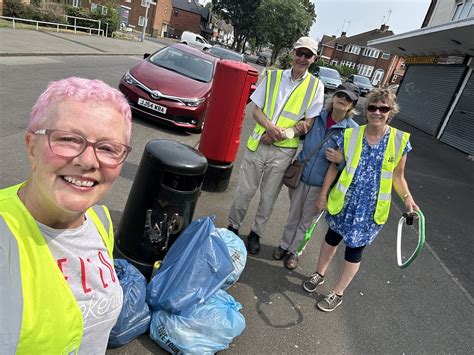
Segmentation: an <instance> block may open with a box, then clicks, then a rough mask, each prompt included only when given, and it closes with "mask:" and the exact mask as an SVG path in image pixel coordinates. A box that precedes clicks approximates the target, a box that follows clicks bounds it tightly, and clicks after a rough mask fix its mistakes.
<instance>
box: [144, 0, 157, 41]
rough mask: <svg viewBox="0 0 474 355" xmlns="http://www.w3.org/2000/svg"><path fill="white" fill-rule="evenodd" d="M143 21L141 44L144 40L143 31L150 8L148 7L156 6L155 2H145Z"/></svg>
mask: <svg viewBox="0 0 474 355" xmlns="http://www.w3.org/2000/svg"><path fill="white" fill-rule="evenodd" d="M145 4H146V6H145V20H144V21H143V31H142V42H143V41H144V40H145V30H146V26H147V24H148V9H149V8H150V5H156V1H153V0H145Z"/></svg>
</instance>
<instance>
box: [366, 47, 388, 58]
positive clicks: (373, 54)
mask: <svg viewBox="0 0 474 355" xmlns="http://www.w3.org/2000/svg"><path fill="white" fill-rule="evenodd" d="M379 54H380V51H379V50H377V49H374V48H364V51H363V52H362V55H363V56H364V57H369V58H375V59H377V58H378V57H379ZM389 56H390V53H389Z"/></svg>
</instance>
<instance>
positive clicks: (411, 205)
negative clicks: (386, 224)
mask: <svg viewBox="0 0 474 355" xmlns="http://www.w3.org/2000/svg"><path fill="white" fill-rule="evenodd" d="M403 202H404V203H405V208H406V209H407V211H408V212H410V213H411V212H414V211H419V210H420V207H418V205H417V204H416V203H415V201H414V200H413V197H411V195H409V196H407V198H406V199H405V201H403Z"/></svg>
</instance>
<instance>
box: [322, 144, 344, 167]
mask: <svg viewBox="0 0 474 355" xmlns="http://www.w3.org/2000/svg"><path fill="white" fill-rule="evenodd" d="M326 159H327V160H329V161H330V162H331V163H336V164H339V163H340V162H342V152H341V151H340V150H336V149H333V148H328V149H326Z"/></svg>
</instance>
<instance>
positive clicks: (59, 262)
mask: <svg viewBox="0 0 474 355" xmlns="http://www.w3.org/2000/svg"><path fill="white" fill-rule="evenodd" d="M57 262H58V267H59V270H61V273H62V274H63V276H64V280H67V276H66V275H64V270H63V264H65V263H67V258H62V259H58V261H57Z"/></svg>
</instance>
